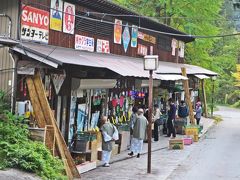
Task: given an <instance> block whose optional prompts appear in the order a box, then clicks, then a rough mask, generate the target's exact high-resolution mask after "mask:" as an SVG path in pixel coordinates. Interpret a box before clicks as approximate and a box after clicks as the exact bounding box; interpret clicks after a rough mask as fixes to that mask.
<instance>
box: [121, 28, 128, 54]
mask: <svg viewBox="0 0 240 180" xmlns="http://www.w3.org/2000/svg"><path fill="white" fill-rule="evenodd" d="M122 39H123V47H124V51H125V53H126V52H127V49H128V45H129V42H130V32H129V27H128V23H127V24H126V26H125V28H124V30H123V35H122Z"/></svg>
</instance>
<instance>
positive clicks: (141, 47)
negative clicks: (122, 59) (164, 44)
mask: <svg viewBox="0 0 240 180" xmlns="http://www.w3.org/2000/svg"><path fill="white" fill-rule="evenodd" d="M137 54H138V55H142V56H146V55H148V47H147V46H144V45H142V44H138V52H137Z"/></svg>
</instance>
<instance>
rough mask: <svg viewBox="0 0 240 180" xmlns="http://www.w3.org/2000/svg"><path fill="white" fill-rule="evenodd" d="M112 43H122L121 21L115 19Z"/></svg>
mask: <svg viewBox="0 0 240 180" xmlns="http://www.w3.org/2000/svg"><path fill="white" fill-rule="evenodd" d="M114 43H116V44H122V21H121V20H119V19H115V24H114Z"/></svg>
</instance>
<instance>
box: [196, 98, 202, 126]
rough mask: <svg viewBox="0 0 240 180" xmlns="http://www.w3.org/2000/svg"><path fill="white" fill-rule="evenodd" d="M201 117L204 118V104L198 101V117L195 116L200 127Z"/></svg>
mask: <svg viewBox="0 0 240 180" xmlns="http://www.w3.org/2000/svg"><path fill="white" fill-rule="evenodd" d="M201 117H202V104H201V102H200V101H198V102H197V103H196V115H195V118H196V120H197V125H199V123H200V120H201Z"/></svg>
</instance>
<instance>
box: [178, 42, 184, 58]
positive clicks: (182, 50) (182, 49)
mask: <svg viewBox="0 0 240 180" xmlns="http://www.w3.org/2000/svg"><path fill="white" fill-rule="evenodd" d="M184 49H185V44H184V42H182V41H179V53H178V54H179V57H181V58H184Z"/></svg>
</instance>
